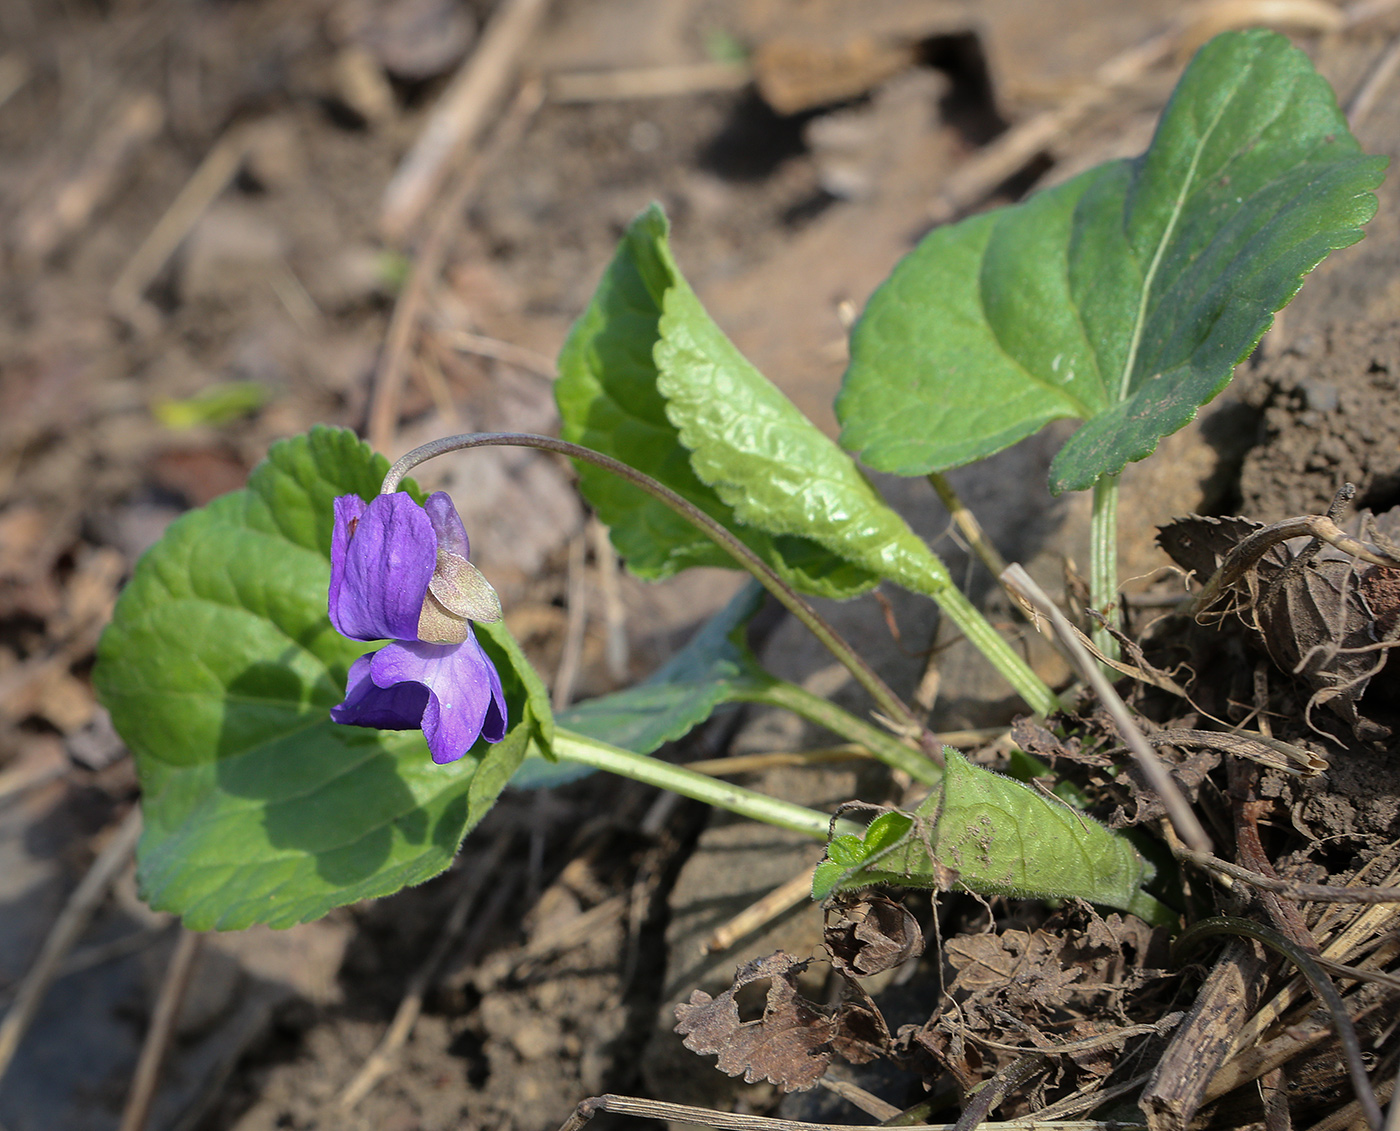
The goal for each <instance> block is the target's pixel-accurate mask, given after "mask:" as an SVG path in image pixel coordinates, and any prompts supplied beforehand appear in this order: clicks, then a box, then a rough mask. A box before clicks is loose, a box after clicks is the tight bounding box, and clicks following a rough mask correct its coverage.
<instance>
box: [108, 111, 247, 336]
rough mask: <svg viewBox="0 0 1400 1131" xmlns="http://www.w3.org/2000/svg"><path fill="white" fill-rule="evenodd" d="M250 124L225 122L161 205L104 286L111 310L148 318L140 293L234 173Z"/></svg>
mask: <svg viewBox="0 0 1400 1131" xmlns="http://www.w3.org/2000/svg"><path fill="white" fill-rule="evenodd" d="M252 139H253V132H252V129H251V128H250V127H248V126H246V125H236V126H232V127H230V128H229V129H228V130H227V131H226V132H225V133H224V135H223V137H221V138H219V140H218V141H217V142H215V143H214V148H212V149H211V150H209V152H208V153H207V154H205V156H204V160H203V161H201V162H200V163H199V168H198V169H196V170H195V171H194V174H193V175H192V176H191V177H190V179H189V180H188V181H186V182H185V187H184V188H182V189H181V190H180V192H179V194H178V195H177V196H176V197H175V199H174V200H173V201H172V202H171V204H170V207H169V208H167V209H166V211H165V215H164V216H162V217H161V218H160V220H159V221H158V222H157V224H156V226H155V227H154V228H152V229H151V232H150V234H149V235H148V236H147V237H146V238H145V240H143V241H142V243H141V246H140V247H138V248H137V249H136V252H135V254H134V255H132V257H131V258H130V259H129V260H127V264H126V266H125V267H123V268H122V273H121V274H120V275H118V276H117V281H116V282H115V283H113V284H112V289H111V290H110V291H109V292H108V295H107V301H108V304H109V305H110V306H111V308H112V311H113V313H115V314H116V315H117V316H118V317H120V318H123V319H125V320H127V321H128V322H132V323H133V324H136V325H138V326H141V325H144V324H145V322H147V321H149V319H148V318H145V317H144V316H143V311H144V310H145V309H146V304H145V300H144V299H143V298H142V295H144V294H145V293H146V288H147V287H149V286H150V285H151V284H152V283H153V282H154V281H155V278H156V276H157V275H159V274H160V272H161V270H162V269H163V268H164V267H165V265H166V263H167V262H168V261H169V259H170V257H171V256H172V255H174V254H175V249H176V248H177V247H179V246H180V243H181V241H182V240H184V238H185V237H186V236H187V235H189V234H190V230H191V229H192V228H193V227H194V226H195V224H196V223H198V221H199V218H200V217H201V216H203V215H204V212H205V209H207V208H208V207H209V206H210V205H211V204H213V203H214V201H215V200H216V199H218V197H219V195H220V194H221V193H222V192H223V191H224V189H226V188H227V187H228V185H229V182H231V181H232V180H233V178H234V177H236V176H237V175H238V170H239V169H241V168H242V167H243V162H244V159H245V158H246V157H247V156H248V150H249V147H250V145H251V143H252Z"/></svg>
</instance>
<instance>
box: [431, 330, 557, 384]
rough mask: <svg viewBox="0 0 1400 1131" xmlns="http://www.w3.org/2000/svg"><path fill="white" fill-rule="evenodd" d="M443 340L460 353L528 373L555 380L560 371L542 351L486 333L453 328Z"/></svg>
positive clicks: (443, 335)
mask: <svg viewBox="0 0 1400 1131" xmlns="http://www.w3.org/2000/svg"><path fill="white" fill-rule="evenodd" d="M441 337H442V340H443V341H444V342H446V343H447V344H448V345H449V346H451V347H452V348H453V349H454V350H456V351H457V352H458V353H474V354H478V355H480V356H481V357H489V358H492V359H493V360H495V361H504V362H505V363H506V364H507V365H514V366H515V367H516V368H517V369H524V370H525V371H526V372H527V373H534V374H535V375H536V376H539V377H544V378H545V379H547V380H550V381H553V380H554V379H555V377H557V376H558V375H559V374H558V371H557V370H556V369H555V367H554V362H552V361H550V360H549V358H547V357H545V356H544V354H542V353H536V352H535V351H534V350H531V349H526V348H525V347H524V346H517V345H515V344H514V343H513V342H503V341H501V340H500V339H499V338H488V337H487V336H486V335H484V334H472V333H469V332H468V331H466V330H452V331H449V332H447V333H444V334H442V335H441Z"/></svg>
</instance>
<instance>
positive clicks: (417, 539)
mask: <svg viewBox="0 0 1400 1131" xmlns="http://www.w3.org/2000/svg"><path fill="white" fill-rule="evenodd" d="M444 497H446V496H444ZM448 505H449V507H450V506H451V503H450V502H449V504H448ZM454 515H455V512H454ZM458 525H459V526H460V525H461V523H460V520H459V522H458ZM465 537H466V535H465V533H464V534H463V538H465ZM436 564H437V535H436V533H435V532H434V530H433V523H432V520H431V519H430V518H429V517H428V514H427V512H425V511H424V509H423V508H422V507H420V506H419V505H418V504H417V503H415V502H414V501H413V500H412V499H411V498H409V496H408V495H407V494H405V493H403V492H401V491H399V492H394V493H393V494H389V495H379V496H377V497H376V498H375V499H374V501H373V502H371V503H368V504H367V503H365V501H364V500H363V499H361V498H360V497H359V496H357V495H342V496H341V497H340V498H338V499H336V500H335V529H334V531H333V533H332V535H331V586H330V616H331V623H332V624H333V625H335V628H336V631H337V632H339V633H340V634H341V635H342V636H348V637H350V638H351V639H352V640H416V639H417V638H418V615H419V613H420V611H421V610H422V608H423V599H424V597H425V596H426V595H427V592H428V582H429V580H430V579H431V578H432V575H433V567H434V566H435V565H436Z"/></svg>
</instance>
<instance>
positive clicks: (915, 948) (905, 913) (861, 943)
mask: <svg viewBox="0 0 1400 1131" xmlns="http://www.w3.org/2000/svg"><path fill="white" fill-rule="evenodd" d="M833 911H834V912H838V913H839V914H838V915H837V918H836V920H835V922H832V921H831V913H832V912H833ZM823 935H824V937H825V939H826V946H827V949H828V950H829V951H830V952H831V964H832V966H834V967H836V969H837V970H840V971H841V972H842V973H844V974H850V975H852V976H854V977H868V976H870V975H871V974H879V973H880V972H881V971H883V970H889V969H891V968H893V967H895V966H899V965H901V964H902V963H904V962H907V961H908V960H909V959H911V958H917V957H918V956H919V955H921V954H923V952H924V935H923V932H922V931H921V930H919V923H918V920H916V919H915V918H914V916H913V915H912V914H910V912H909V910H908V908H906V907H905V906H904V905H903V904H902V903H896V902H895V901H894V900H892V899H890V898H889V897H888V896H884V895H879V894H877V893H875V892H865V893H863V894H862V895H860V896H857V895H855V894H853V893H850V892H838V893H837V894H836V895H835V896H833V898H832V901H831V904H830V905H829V906H828V908H827V924H826V928H825V930H824V931H823Z"/></svg>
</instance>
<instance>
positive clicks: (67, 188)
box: [0, 60, 165, 262]
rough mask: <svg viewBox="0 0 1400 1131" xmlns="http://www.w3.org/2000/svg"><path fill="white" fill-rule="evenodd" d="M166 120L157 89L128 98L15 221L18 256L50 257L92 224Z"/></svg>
mask: <svg viewBox="0 0 1400 1131" xmlns="http://www.w3.org/2000/svg"><path fill="white" fill-rule="evenodd" d="M0 63H3V60H0ZM3 81H4V79H3V76H0V84H3ZM0 101H3V98H0ZM164 126H165V107H164V106H162V105H161V102H160V99H158V98H157V97H156V96H155V95H154V94H150V93H148V92H145V91H143V92H141V93H139V94H133V95H130V96H128V97H127V98H126V99H124V100H123V101H122V102H121V104H120V105H118V106H117V108H116V109H115V110H114V111H113V112H112V114H111V117H110V118H109V119H108V121H107V124H106V127H105V128H104V129H103V131H102V133H101V135H100V136H99V137H98V138H97V140H96V141H95V142H94V143H93V145H92V147H91V148H90V149H89V150H88V152H87V154H86V155H85V156H84V158H83V160H82V163H81V164H80V165H79V166H78V168H77V169H76V170H74V172H73V174H72V175H71V176H69V177H68V178H67V179H66V180H64V181H63V183H62V184H60V185H57V186H51V187H49V188H48V190H47V191H46V192H45V193H44V195H43V198H42V199H41V200H39V201H37V202H36V203H35V206H34V207H33V208H31V209H29V210H27V211H26V212H25V214H24V215H23V216H21V217H20V219H19V221H18V222H17V223H16V225H15V231H16V236H17V238H16V251H17V252H18V254H19V256H20V257H21V258H23V259H28V260H30V261H32V262H38V261H40V260H43V259H46V258H47V257H48V256H50V255H52V254H53V253H54V252H55V251H57V250H58V249H59V248H60V247H62V246H63V244H64V243H65V242H66V241H67V240H68V239H70V238H71V237H72V236H75V235H77V233H78V232H80V231H82V230H83V228H85V227H87V224H88V221H90V220H91V219H92V216H93V213H95V212H96V211H97V210H98V209H99V208H100V207H102V205H103V204H104V203H105V202H106V201H107V200H108V199H109V198H110V197H111V196H112V194H113V193H114V192H115V191H116V190H117V189H118V188H119V187H120V186H121V184H122V183H123V181H124V179H125V178H126V175H127V173H128V172H129V171H130V169H131V167H132V165H133V163H134V162H135V161H136V158H137V157H138V156H139V155H140V153H141V151H142V150H143V149H144V148H145V147H146V146H147V145H148V144H150V143H151V142H152V141H154V140H155V138H156V137H157V136H158V135H159V134H160V131H161V130H162V129H163V128H164Z"/></svg>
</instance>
